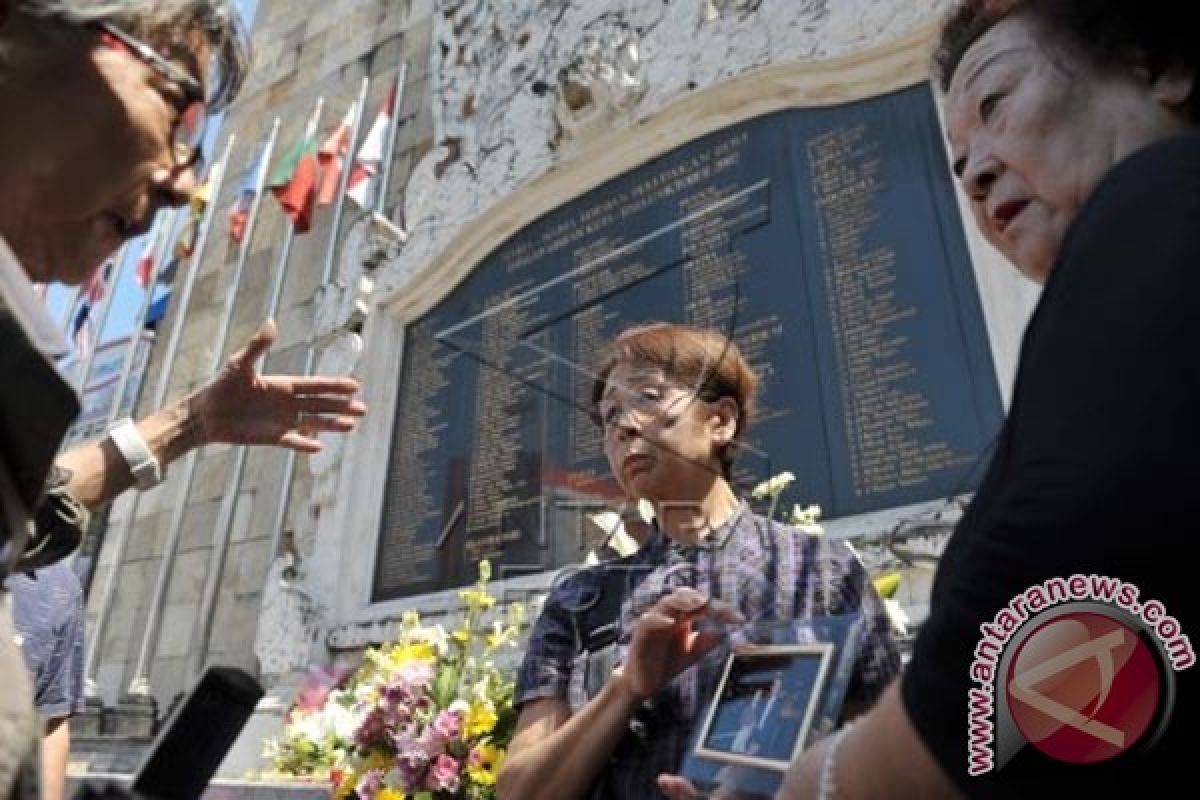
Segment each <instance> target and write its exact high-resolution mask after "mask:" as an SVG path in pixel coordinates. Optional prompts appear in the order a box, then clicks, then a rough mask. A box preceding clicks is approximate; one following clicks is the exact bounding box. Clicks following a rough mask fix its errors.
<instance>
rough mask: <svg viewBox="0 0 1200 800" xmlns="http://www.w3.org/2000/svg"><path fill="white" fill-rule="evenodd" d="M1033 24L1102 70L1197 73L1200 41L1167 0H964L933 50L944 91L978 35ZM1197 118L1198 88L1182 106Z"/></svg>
mask: <svg viewBox="0 0 1200 800" xmlns="http://www.w3.org/2000/svg"><path fill="white" fill-rule="evenodd" d="M1018 14H1019V15H1021V16H1023V17H1025V18H1027V19H1029V20H1030V21H1031V22H1032V23H1033V24H1035V25H1037V26H1038V28H1039V29H1040V31H1041V32H1042V34H1043V35H1044V36H1045V39H1046V41H1047V42H1048V43H1056V42H1057V43H1061V44H1065V45H1068V46H1070V47H1071V48H1073V49H1074V50H1076V51H1077V52H1079V53H1081V54H1082V55H1083V56H1084V57H1086V58H1088V59H1089V60H1091V61H1092V62H1093V63H1094V64H1096V65H1097V66H1099V67H1102V68H1109V69H1113V68H1122V67H1142V68H1144V69H1147V70H1149V72H1150V74H1151V76H1158V75H1160V74H1162V73H1163V72H1164V71H1166V70H1167V69H1170V68H1172V67H1175V66H1184V67H1190V68H1191V69H1193V70H1194V71H1196V72H1197V73H1200V39H1198V37H1197V36H1196V32H1195V30H1194V28H1193V27H1192V26H1191V25H1189V24H1188V23H1187V21H1186V20H1185V19H1184V18H1183V17H1182V16H1181V15H1180V12H1179V4H1178V3H1170V2H1166V0H963V2H961V3H959V5H958V6H957V7H956V8H955V9H954V10H953V11H951V12H950V14H949V15H948V16H947V18H946V21H945V23H944V24H943V26H942V34H941V38H940V41H939V43H938V47H937V51H936V52H935V54H934V70H935V72H936V73H937V75H938V79H939V81H940V83H941V87H942V91H945V90H946V89H947V88H949V86H950V81H951V79H952V78H953V77H954V73H955V71H956V70H957V69H958V67H959V64H960V63H961V62H962V59H963V56H964V55H965V54H966V52H967V50H969V49H971V46H972V45H973V44H975V42H977V41H978V40H979V39H980V37H982V36H983V35H984V34H986V33H987V32H988V31H989V30H991V29H992V28H993V27H994V26H995V25H996V24H997V23H999V22H1001V21H1002V20H1004V19H1007V18H1008V17H1010V16H1014V15H1018ZM1184 111H1185V113H1186V114H1187V115H1188V117H1189V118H1190V119H1192V120H1193V121H1200V92H1197V91H1196V90H1195V89H1193V90H1192V95H1191V97H1189V98H1188V101H1187V104H1186V106H1185V109H1184Z"/></svg>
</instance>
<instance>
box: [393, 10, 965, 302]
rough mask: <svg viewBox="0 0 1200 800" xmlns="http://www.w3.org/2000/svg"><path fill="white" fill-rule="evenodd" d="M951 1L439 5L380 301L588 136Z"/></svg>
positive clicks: (920, 21) (894, 27)
mask: <svg viewBox="0 0 1200 800" xmlns="http://www.w3.org/2000/svg"><path fill="white" fill-rule="evenodd" d="M949 5H950V3H949V2H948V0H934V2H931V3H910V2H897V0H857V1H856V2H844V1H843V2H832V0H673V1H672V2H662V1H661V0H653V1H652V2H646V1H645V0H617V1H616V2H612V1H607V2H600V1H598V0H573V1H572V2H563V0H532V1H531V0H438V2H436V3H435V4H434V14H433V19H434V22H433V26H434V32H433V46H432V47H431V55H430V59H431V60H430V69H429V74H430V76H431V77H430V84H429V91H430V101H431V103H432V107H431V110H432V116H433V124H434V135H433V149H432V151H431V152H430V153H429V154H427V155H426V156H425V158H424V159H422V160H421V162H420V163H418V164H417V166H416V167H415V168H414V170H413V176H412V179H411V181H410V183H409V186H408V190H407V194H406V198H405V203H404V219H405V223H406V225H407V227H408V229H409V232H410V239H409V242H408V244H407V246H406V248H405V250H404V252H403V253H402V254H401V255H400V257H399V258H398V259H396V260H395V261H394V262H392V263H391V264H389V265H388V267H387V268H386V269H385V270H383V271H382V275H381V279H380V283H379V287H378V288H379V291H380V292H381V295H382V296H383V297H387V296H389V295H394V294H395V293H397V292H399V291H402V290H403V286H404V283H405V282H406V278H407V277H408V276H409V275H410V274H411V273H412V272H413V271H414V270H415V269H417V268H419V267H420V266H421V265H422V264H424V263H425V262H427V261H428V260H429V259H430V258H431V257H433V256H434V255H436V254H437V253H438V252H440V251H441V250H442V249H443V248H444V247H445V245H446V243H447V242H449V241H450V240H451V239H452V238H453V237H454V235H455V234H456V233H457V232H458V231H460V230H461V229H462V226H463V225H465V224H466V223H467V222H469V221H470V220H471V219H473V218H475V217H477V216H478V215H479V214H481V213H483V212H484V211H485V210H487V209H488V208H490V207H492V206H493V205H494V204H496V203H497V202H499V201H500V200H502V199H503V198H504V197H505V196H506V195H508V194H510V193H511V192H513V191H514V190H515V189H517V188H519V187H521V186H524V185H526V184H528V183H529V182H530V181H532V180H534V179H535V178H537V177H538V176H540V175H542V174H544V173H545V172H547V171H548V170H550V169H553V168H554V167H555V166H556V165H559V164H562V163H565V162H567V161H569V160H570V159H571V158H573V157H574V156H575V155H577V153H578V152H579V151H580V149H581V144H586V141H587V139H588V138H589V136H591V135H593V134H597V133H601V132H605V131H609V130H614V129H615V130H619V129H621V128H627V127H630V126H633V125H636V124H637V123H638V122H639V121H641V120H645V119H646V118H648V117H650V116H652V115H654V114H655V113H657V112H658V111H661V110H662V109H663V108H664V107H666V106H667V105H669V104H670V103H671V102H672V101H674V100H677V99H679V98H680V97H682V96H684V95H686V94H688V93H691V92H696V91H701V90H703V89H704V88H706V87H710V86H713V85H715V84H718V83H721V82H723V81H725V80H728V79H730V78H733V77H736V76H740V75H743V74H745V73H747V72H750V71H752V70H755V69H759V68H762V67H766V66H769V65H772V64H780V63H787V62H797V61H807V60H814V59H826V58H831V57H835V56H841V55H846V54H849V53H853V52H857V51H861V50H864V49H867V48H870V47H872V46H874V45H878V44H881V43H883V42H886V41H888V40H891V39H895V38H898V37H900V36H902V35H904V34H905V33H907V32H909V31H912V30H913V29H915V28H917V27H919V26H921V25H924V24H927V23H929V22H930V21H931V20H933V19H936V18H937V16H938V15H940V14H941V13H942V12H943V11H944V10H945V9H946V8H947V7H948V6H949ZM589 101H590V104H591V107H590V108H589V107H588V104H589ZM580 103H582V104H583V107H582V108H580V107H579V105H580Z"/></svg>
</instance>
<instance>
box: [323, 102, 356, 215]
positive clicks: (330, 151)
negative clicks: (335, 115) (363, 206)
mask: <svg viewBox="0 0 1200 800" xmlns="http://www.w3.org/2000/svg"><path fill="white" fill-rule="evenodd" d="M356 105H357V103H351V104H350V108H348V109H346V116H344V117H342V121H341V123H339V124H338V126H337V128H336V129H335V130H334V132H333V133H331V134H329V137H328V138H327V139H326V140H325V142H324V143H323V144H322V145H321V147H320V148H319V149H318V150H317V163H318V164H320V165H321V187H320V188H319V189H318V190H317V203H318V204H319V205H323V206H327V205H331V204H332V203H333V201H334V200H336V199H337V190H338V182H339V181H341V179H342V165H343V164H345V163H346V156H347V155H349V154H350V132H351V131H353V130H354V107H355V106H356Z"/></svg>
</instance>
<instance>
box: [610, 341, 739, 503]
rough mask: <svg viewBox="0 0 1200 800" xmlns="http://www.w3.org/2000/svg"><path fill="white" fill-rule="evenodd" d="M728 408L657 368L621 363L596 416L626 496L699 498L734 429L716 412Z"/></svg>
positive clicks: (665, 499) (666, 499) (667, 499)
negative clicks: (700, 394)
mask: <svg viewBox="0 0 1200 800" xmlns="http://www.w3.org/2000/svg"><path fill="white" fill-rule="evenodd" d="M729 403H732V401H730V400H728V399H726V400H722V401H718V402H717V403H709V402H706V401H704V400H701V399H699V398H698V397H696V396H695V393H694V392H693V391H692V390H691V389H690V388H686V387H683V386H681V385H679V383H678V382H675V381H672V380H670V379H668V377H667V376H666V374H665V373H664V372H663V371H662V369H660V368H658V367H648V366H639V365H636V364H629V363H626V362H620V363H618V364H617V365H616V366H615V367H614V368H613V370H612V372H611V373H609V376H608V382H607V386H606V388H605V391H604V395H603V397H602V398H601V400H600V405H599V407H598V408H597V413H598V414H599V415H600V419H601V424H602V425H603V429H604V454H605V456H606V457H607V458H608V465H609V467H610V468H611V469H612V473H613V476H614V477H615V478H616V479H617V482H618V483H619V484H620V485H621V488H622V489H624V490H625V492H626V494H628V495H629V496H630V497H636V498H641V497H644V498H646V499H648V500H650V501H652V502H656V503H658V502H672V501H680V500H686V499H695V498H697V497H698V496H700V495H702V494H703V493H704V492H705V491H706V489H707V487H709V486H711V485H712V482H713V480H714V478H715V477H720V475H721V470H720V463H719V458H718V455H717V454H718V451H719V449H720V447H721V446H723V445H725V444H728V443H729V441H730V439H731V437H732V430H733V427H734V424H733V423H732V422H730V420H729V413H728V412H727V411H726V412H724V413H722V411H721V410H720V409H719V408H718V406H719V405H721V404H729ZM734 419H735V420H736V417H735V418H734Z"/></svg>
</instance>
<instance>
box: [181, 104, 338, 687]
mask: <svg viewBox="0 0 1200 800" xmlns="http://www.w3.org/2000/svg"><path fill="white" fill-rule="evenodd" d="M324 103H325V98H324V97H319V98H317V104H316V107H315V108H314V109H313V113H312V117H311V118H310V119H309V123H308V127H307V129H306V130H305V133H304V136H305V138H306V139H307V138H309V137H315V136H316V133H317V129H318V127H319V126H320V124H321V111H322V109H323V108H324ZM353 141H354V140H353V139H351V148H353ZM289 222H290V220H289ZM295 239H296V226H295V225H294V224H285V225H284V233H283V243H282V245H281V246H280V250H279V262H278V264H277V265H276V267H275V274H274V277H273V278H272V281H271V288H270V291H269V292H268V293H267V302H266V303H265V304H264V307H263V317H264V318H265V319H274V318H275V317H276V316H277V315H278V313H279V303H280V300H281V299H282V297H283V283H284V279H285V278H286V277H287V267H288V261H289V260H290V259H291V255H292V243H293V242H294V241H295ZM248 456H249V449H248V448H247V447H246V446H245V445H242V446H240V447H238V448H237V449H236V451H235V452H234V455H233V463H232V464H231V465H230V467H229V470H228V471H227V472H226V474H225V488H224V492H223V494H222V496H221V507H220V509H219V510H218V512H217V521H216V524H215V525H214V526H213V538H212V541H213V544H212V550H211V554H210V557H209V562H208V570H207V571H206V572H205V574H204V588H203V590H202V591H201V594H200V606H199V609H198V610H197V616H196V625H197V627H198V628H199V632H200V633H199V636H195V635H193V637H192V640H193V641H197V642H199V647H198V648H197V649H196V650H195V651H194V653H193V656H192V663H191V669H190V672H189V678H188V680H189V682H191V681H194V680H195V679H196V678H197V677H198V676H199V675H200V673H201V672H202V671H203V669H204V666H205V663H206V662H207V661H208V653H209V649H210V648H211V646H212V632H213V621H214V618H215V612H216V605H217V592H218V591H219V590H220V588H221V579H222V578H223V577H224V575H225V561H226V558H227V556H228V551H229V540H230V539H231V538H232V537H233V519H234V516H235V515H236V513H237V504H238V494H239V493H240V492H241V488H242V480H243V478H244V477H245V473H246V459H247V457H248Z"/></svg>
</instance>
